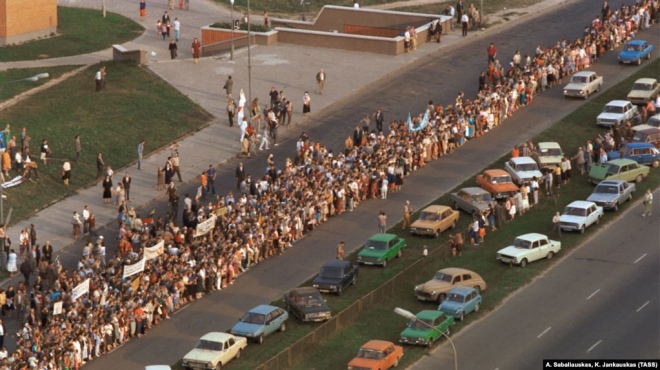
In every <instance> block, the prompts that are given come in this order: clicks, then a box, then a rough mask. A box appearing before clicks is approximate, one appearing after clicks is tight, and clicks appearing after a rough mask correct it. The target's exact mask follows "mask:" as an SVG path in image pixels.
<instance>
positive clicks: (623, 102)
mask: <svg viewBox="0 0 660 370" xmlns="http://www.w3.org/2000/svg"><path fill="white" fill-rule="evenodd" d="M626 104H632V103H631V102H629V101H628V100H612V101H611V102H609V103H607V104H606V105H615V106H621V107H622V106H624V105H626Z"/></svg>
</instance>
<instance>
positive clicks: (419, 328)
mask: <svg viewBox="0 0 660 370" xmlns="http://www.w3.org/2000/svg"><path fill="white" fill-rule="evenodd" d="M415 317H416V318H417V319H416V320H410V321H409V322H408V327H407V328H406V329H405V330H404V331H402V332H401V334H400V335H399V342H400V343H405V344H418V345H422V346H429V347H431V346H433V343H434V342H435V341H437V340H438V339H440V337H441V336H442V333H445V334H446V335H449V334H450V333H451V330H450V328H449V327H450V326H452V325H454V318H453V317H451V316H446V315H445V314H444V313H442V312H441V311H436V310H424V311H420V312H419V313H418V314H417V315H415Z"/></svg>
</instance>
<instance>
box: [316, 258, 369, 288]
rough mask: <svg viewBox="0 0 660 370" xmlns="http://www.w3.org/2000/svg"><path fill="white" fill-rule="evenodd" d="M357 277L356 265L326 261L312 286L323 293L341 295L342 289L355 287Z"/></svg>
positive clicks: (347, 262)
mask: <svg viewBox="0 0 660 370" xmlns="http://www.w3.org/2000/svg"><path fill="white" fill-rule="evenodd" d="M357 277H358V265H354V264H352V263H350V262H349V261H337V260H332V261H328V262H326V263H325V265H323V266H322V267H321V271H320V272H319V276H317V277H316V279H314V281H313V282H312V285H313V286H314V287H315V288H317V289H318V290H319V291H320V292H323V293H336V294H337V295H341V294H342V292H343V291H344V289H346V288H347V287H348V286H350V285H355V283H356V282H357Z"/></svg>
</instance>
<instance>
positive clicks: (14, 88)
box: [0, 66, 77, 128]
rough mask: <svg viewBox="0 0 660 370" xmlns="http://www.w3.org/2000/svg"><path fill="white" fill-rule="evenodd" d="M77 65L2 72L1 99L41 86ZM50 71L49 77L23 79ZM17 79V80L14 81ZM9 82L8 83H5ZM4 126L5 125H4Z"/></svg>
mask: <svg viewBox="0 0 660 370" xmlns="http://www.w3.org/2000/svg"><path fill="white" fill-rule="evenodd" d="M76 68H77V66H53V67H43V68H22V69H10V70H7V71H2V72H0V101H5V100H8V99H11V98H13V97H14V96H16V95H19V94H21V93H23V92H25V91H28V90H30V89H33V88H35V87H37V86H41V85H43V84H45V83H46V82H48V81H50V80H52V79H55V78H58V77H60V76H61V75H63V74H64V73H66V72H69V71H72V70H74V69H76ZM44 72H48V74H49V75H50V77H49V78H44V79H40V80H38V81H36V82H30V81H21V80H23V79H25V78H29V77H32V76H36V75H38V74H40V73H44ZM13 81H16V82H13ZM7 83H9V84H8V85H5V84H7ZM3 85H5V86H3ZM2 128H4V126H3V127H2Z"/></svg>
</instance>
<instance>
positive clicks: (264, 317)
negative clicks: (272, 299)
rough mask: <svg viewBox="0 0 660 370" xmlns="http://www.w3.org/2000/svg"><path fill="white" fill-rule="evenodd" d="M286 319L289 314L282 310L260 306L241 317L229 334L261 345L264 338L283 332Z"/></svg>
mask: <svg viewBox="0 0 660 370" xmlns="http://www.w3.org/2000/svg"><path fill="white" fill-rule="evenodd" d="M288 319H289V313H288V312H286V311H284V310H283V309H281V308H279V307H275V306H270V305H266V304H262V305H259V306H257V307H255V308H253V309H251V310H250V311H248V312H247V313H246V314H245V315H243V317H241V318H240V319H239V320H238V323H236V325H234V327H232V328H231V330H230V332H231V333H232V334H234V335H240V336H243V337H246V338H248V339H250V340H253V341H255V342H257V343H259V344H261V343H263V342H264V337H266V336H268V335H270V334H273V333H274V332H276V331H285V330H286V320H288Z"/></svg>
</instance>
